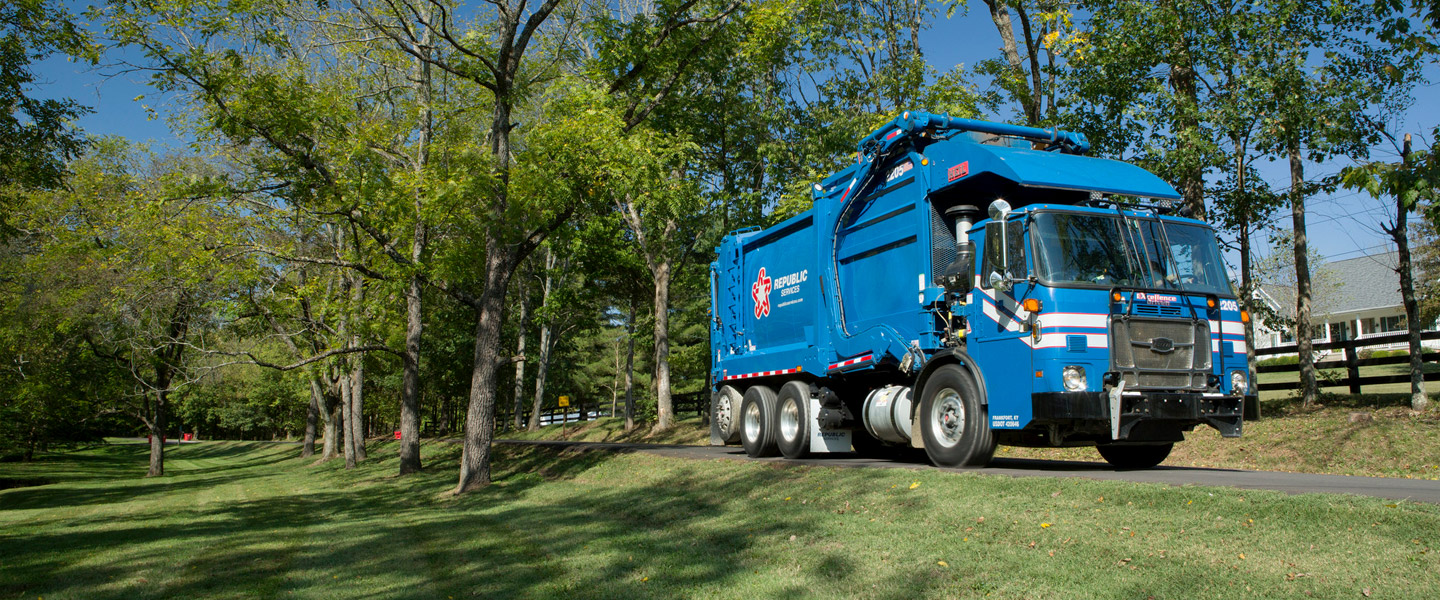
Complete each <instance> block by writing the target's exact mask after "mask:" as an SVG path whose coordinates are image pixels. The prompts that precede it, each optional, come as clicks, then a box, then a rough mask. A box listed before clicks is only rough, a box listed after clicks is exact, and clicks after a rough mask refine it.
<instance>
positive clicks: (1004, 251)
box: [985, 200, 1010, 292]
mask: <svg viewBox="0 0 1440 600" xmlns="http://www.w3.org/2000/svg"><path fill="white" fill-rule="evenodd" d="M1009 217H1010V203H1009V202H1006V201H1004V200H996V201H994V202H991V203H990V222H991V223H992V224H995V225H998V226H999V227H1000V228H999V229H998V230H992V231H987V232H986V233H985V239H987V240H988V239H992V238H991V237H990V236H992V235H993V236H998V237H999V243H998V244H996V245H997V246H999V248H1000V264H999V265H998V266H999V267H1000V271H999V272H993V271H992V272H991V273H990V279H989V283H990V287H992V288H995V289H997V290H1001V291H1004V292H1008V291H1010V278H1009V277H1008V276H1007V275H1006V273H1009V272H1010V224H1009V223H1007V222H1006V221H1007V220H1008V219H1009ZM987 229H988V228H987ZM993 247H995V246H987V248H993ZM986 260H991V259H988V258H987V259H986Z"/></svg>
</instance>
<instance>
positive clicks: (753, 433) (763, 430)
mask: <svg viewBox="0 0 1440 600" xmlns="http://www.w3.org/2000/svg"><path fill="white" fill-rule="evenodd" d="M740 445H742V446H744V447H745V454H748V455H750V457H751V458H763V457H766V456H775V454H776V453H777V452H778V450H779V448H778V447H777V446H776V445H775V390H772V389H770V388H768V387H765V386H763V385H757V386H754V387H752V388H750V389H748V390H745V399H744V400H743V401H742V402H741V403H740Z"/></svg>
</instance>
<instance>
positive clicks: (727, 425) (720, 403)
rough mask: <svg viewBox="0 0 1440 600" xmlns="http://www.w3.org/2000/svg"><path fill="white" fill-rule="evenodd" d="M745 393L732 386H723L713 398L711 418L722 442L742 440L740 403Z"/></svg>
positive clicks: (717, 435) (716, 433)
mask: <svg viewBox="0 0 1440 600" xmlns="http://www.w3.org/2000/svg"><path fill="white" fill-rule="evenodd" d="M743 400H744V395H742V394H741V393H740V390H737V389H735V388H733V387H731V386H728V385H727V386H724V387H721V388H720V390H719V391H717V392H715V395H714V397H713V398H712V399H711V402H712V403H713V404H712V406H711V407H710V414H711V415H714V417H713V418H711V419H710V422H711V423H713V424H714V425H713V427H714V428H715V435H716V437H717V438H718V439H719V440H720V442H721V443H722V444H733V443H735V442H738V441H740V403H741V401H743Z"/></svg>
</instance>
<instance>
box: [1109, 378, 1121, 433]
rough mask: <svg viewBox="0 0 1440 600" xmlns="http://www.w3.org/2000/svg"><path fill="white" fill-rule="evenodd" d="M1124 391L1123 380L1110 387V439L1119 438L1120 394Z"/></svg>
mask: <svg viewBox="0 0 1440 600" xmlns="http://www.w3.org/2000/svg"><path fill="white" fill-rule="evenodd" d="M1123 393H1125V380H1124V379H1121V380H1120V383H1119V385H1116V386H1115V387H1113V388H1110V439H1112V440H1117V441H1118V440H1119V439H1120V395H1121V394H1123Z"/></svg>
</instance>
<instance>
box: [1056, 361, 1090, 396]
mask: <svg viewBox="0 0 1440 600" xmlns="http://www.w3.org/2000/svg"><path fill="white" fill-rule="evenodd" d="M1061 375H1062V377H1063V379H1064V380H1065V389H1066V390H1068V391H1071V392H1083V391H1085V383H1086V382H1085V367H1077V366H1075V365H1070V366H1068V367H1065V370H1064V371H1061Z"/></svg>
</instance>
